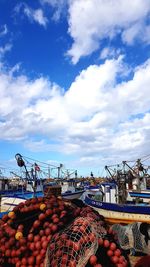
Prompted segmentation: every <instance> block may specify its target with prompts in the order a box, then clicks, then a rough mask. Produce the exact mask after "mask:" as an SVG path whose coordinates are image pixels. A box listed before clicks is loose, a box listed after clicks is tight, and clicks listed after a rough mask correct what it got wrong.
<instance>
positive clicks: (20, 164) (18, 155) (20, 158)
mask: <svg viewBox="0 0 150 267" xmlns="http://www.w3.org/2000/svg"><path fill="white" fill-rule="evenodd" d="M15 158H16V160H17V164H18V166H19V167H24V168H25V171H26V177H27V178H28V179H29V180H31V177H30V175H29V172H28V170H27V167H26V165H25V162H24V160H23V158H22V156H21V154H19V153H17V154H16V155H15Z"/></svg>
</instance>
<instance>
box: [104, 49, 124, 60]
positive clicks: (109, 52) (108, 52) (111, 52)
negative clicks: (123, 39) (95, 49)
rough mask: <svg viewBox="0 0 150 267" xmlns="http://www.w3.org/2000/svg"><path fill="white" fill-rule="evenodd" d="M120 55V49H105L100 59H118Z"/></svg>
mask: <svg viewBox="0 0 150 267" xmlns="http://www.w3.org/2000/svg"><path fill="white" fill-rule="evenodd" d="M119 54H121V50H120V49H115V48H113V47H105V48H103V50H102V51H101V54H100V59H106V58H115V57H118V56H119Z"/></svg>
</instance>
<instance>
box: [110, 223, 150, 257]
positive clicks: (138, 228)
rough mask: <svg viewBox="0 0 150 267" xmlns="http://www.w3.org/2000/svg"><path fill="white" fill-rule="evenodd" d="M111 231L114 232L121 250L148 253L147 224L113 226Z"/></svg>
mask: <svg viewBox="0 0 150 267" xmlns="http://www.w3.org/2000/svg"><path fill="white" fill-rule="evenodd" d="M112 229H113V230H114V231H115V232H116V234H117V236H118V241H119V244H120V246H121V248H122V249H124V250H130V251H131V252H141V253H146V254H148V253H149V252H150V242H149V239H150V236H149V233H148V232H149V229H150V225H148V224H147V223H140V222H136V223H133V224H129V225H127V226H122V225H120V224H115V225H113V226H112Z"/></svg>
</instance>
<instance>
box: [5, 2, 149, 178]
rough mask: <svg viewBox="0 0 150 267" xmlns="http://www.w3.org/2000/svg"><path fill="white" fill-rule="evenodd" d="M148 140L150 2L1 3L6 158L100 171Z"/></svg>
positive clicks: (142, 149) (140, 152) (144, 147)
mask: <svg viewBox="0 0 150 267" xmlns="http://www.w3.org/2000/svg"><path fill="white" fill-rule="evenodd" d="M149 147H150V0H133V1H124V0H117V1H116V0H37V1H31V0H26V1H17V0H14V1H11V0H8V1H5V0H1V1H0V166H1V165H3V164H4V163H6V162H7V163H9V162H13V160H14V156H15V154H16V153H21V154H22V155H25V156H27V157H30V158H34V159H38V160H41V161H44V162H49V163H51V162H55V163H58V164H59V163H63V164H64V165H65V166H66V167H67V168H71V169H77V170H78V173H79V174H81V175H88V174H89V173H90V171H93V172H94V174H95V175H100V174H101V171H102V169H103V166H104V165H105V164H108V165H109V164H115V163H118V162H121V161H122V160H130V159H136V158H139V157H143V156H145V155H148V154H150V151H149ZM14 164H15V161H14Z"/></svg>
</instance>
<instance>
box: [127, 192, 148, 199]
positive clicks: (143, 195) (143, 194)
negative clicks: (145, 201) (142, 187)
mask: <svg viewBox="0 0 150 267" xmlns="http://www.w3.org/2000/svg"><path fill="white" fill-rule="evenodd" d="M129 194H130V196H131V197H141V198H150V193H134V192H129Z"/></svg>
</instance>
